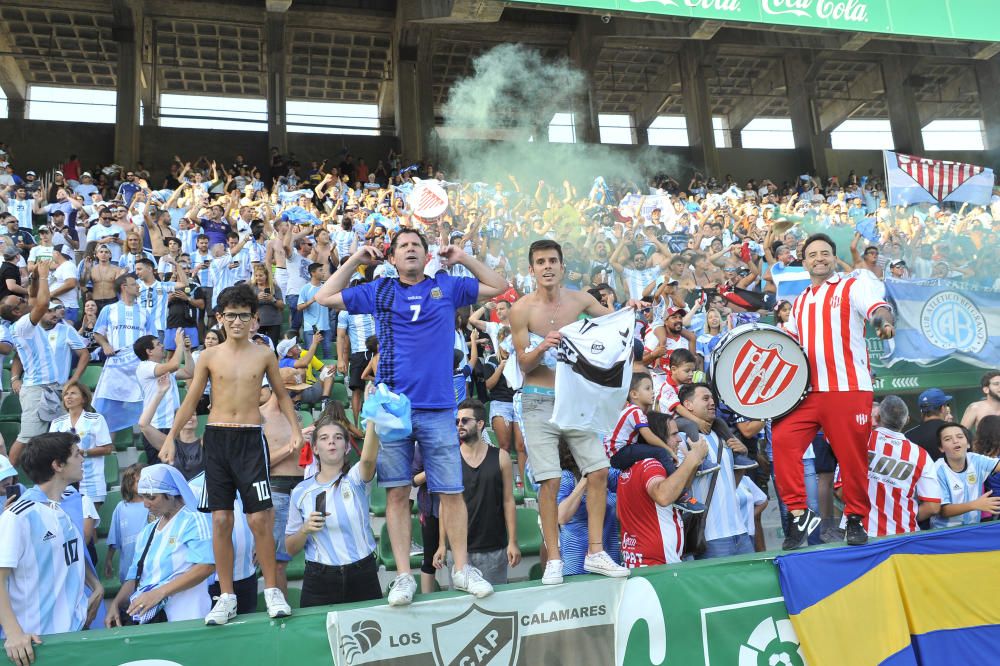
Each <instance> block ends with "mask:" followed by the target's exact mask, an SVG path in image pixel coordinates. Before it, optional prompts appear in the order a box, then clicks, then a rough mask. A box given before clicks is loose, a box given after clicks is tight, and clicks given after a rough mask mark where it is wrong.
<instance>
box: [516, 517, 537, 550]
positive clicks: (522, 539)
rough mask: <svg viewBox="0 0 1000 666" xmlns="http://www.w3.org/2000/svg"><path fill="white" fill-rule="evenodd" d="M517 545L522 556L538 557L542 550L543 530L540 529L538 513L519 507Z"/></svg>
mask: <svg viewBox="0 0 1000 666" xmlns="http://www.w3.org/2000/svg"><path fill="white" fill-rule="evenodd" d="M517 545H518V547H519V548H520V549H521V555H522V556H527V555H538V553H539V552H540V551H541V548H542V530H541V529H539V527H538V512H537V511H535V510H534V509H529V508H526V507H523V506H519V507H517Z"/></svg>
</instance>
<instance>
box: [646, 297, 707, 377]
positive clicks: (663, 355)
mask: <svg viewBox="0 0 1000 666" xmlns="http://www.w3.org/2000/svg"><path fill="white" fill-rule="evenodd" d="M686 314H687V310H685V309H684V308H678V307H672V308H667V309H666V311H664V320H663V323H662V324H660V325H658V326H657V325H655V322H654V327H653V329H652V331H651V333H649V334H647V336H646V337H647V338H648V341H644V342H645V344H646V347H647V348H648V349H650V350H651V351H650V352H649V353H648V354H646V355H645V356H643V359H642V360H643V362H644V363H646V365H653V366H654V367H656V368H659V369H661V370H663V371H666V369H667V368H668V367H669V364H670V354H671V353H672V352H673V351H674V350H675V349H687V350H688V351H689V352H691V353H692V354H694V353H695V340H696V338H695V335H694V333H693V332H691V331H689V330H687V329H686V328H684V315H686ZM653 338H655V344H652V343H653V342H654V340H653Z"/></svg>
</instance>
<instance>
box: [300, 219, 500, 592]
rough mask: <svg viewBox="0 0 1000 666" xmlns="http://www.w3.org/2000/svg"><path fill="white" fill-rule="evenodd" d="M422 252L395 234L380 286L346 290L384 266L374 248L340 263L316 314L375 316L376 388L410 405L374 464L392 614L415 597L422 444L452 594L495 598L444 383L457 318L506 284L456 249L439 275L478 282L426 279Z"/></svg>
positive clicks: (417, 243)
mask: <svg viewBox="0 0 1000 666" xmlns="http://www.w3.org/2000/svg"><path fill="white" fill-rule="evenodd" d="M427 247H428V246H427V240H426V239H425V238H424V237H423V235H422V234H420V233H419V232H418V231H416V230H415V229H409V228H404V229H400V231H399V233H397V234H396V236H395V237H394V238H393V239H392V243H391V244H390V245H389V252H388V256H389V262H390V263H391V264H392V266H393V267H394V268H395V269H396V271H397V272H398V273H399V277H398V278H379V279H377V280H374V281H372V282H369V283H366V284H361V285H357V286H355V287H350V288H346V287H347V285H348V282H349V281H350V279H351V276H352V275H354V273H355V272H356V271H357V269H358V268H359V267H360V266H363V265H364V266H370V267H374V266H375V265H376V264H379V263H381V262H382V260H383V256H382V252H381V251H380V250H379V249H378V248H375V247H372V246H369V245H366V246H364V247H362V248H361V249H359V250H358V251H357V252H355V253H354V254H353V255H352V256H351V257H350V259H348V260H347V261H345V262H344V263H343V264H342V265H341V266H340V268H339V269H338V270H337V272H336V273H334V274H333V276H332V277H330V279H329V280H327V282H326V284H324V285H323V287H322V288H321V289H320V290H319V292H318V293H317V294H316V301H317V302H318V303H319V304H320V305H325V306H327V307H332V308H335V309H337V310H349V311H350V312H351V313H352V314H365V313H367V314H372V315H374V317H375V330H376V335H377V336H378V341H379V365H378V374H377V376H376V382H377V383H384V384H386V386H388V388H389V390H391V391H393V392H395V393H402V394H404V395H406V396H407V397H408V398H409V399H410V403H411V405H412V414H411V420H412V427H413V431H412V433H411V436H410V437H408V438H406V439H402V440H397V441H383V442H382V450H381V451H380V452H379V457H378V477H379V483H380V484H382V485H383V486H385V487H386V488H388V491H387V505H386V522H387V523H388V529H389V540H390V542H391V544H392V552H393V555H394V556H395V558H396V566H397V576H396V580H395V581H394V583H393V585H392V589H391V590H390V592H389V604H390V605H393V606H402V605H406V604H409V603H410V602H411V601H412V600H413V593H414V592H415V591H416V581H415V580H414V578H413V575H412V574H411V573H410V564H409V563H410V506H409V497H410V484H411V481H412V476H411V469H412V463H413V453H414V446H413V445H414V443H415V442H419V443H420V452H421V454H422V456H423V459H424V469H425V471H426V473H427V486H428V489H429V490H430V491H431V492H433V493H437V494H439V495H440V497H441V507H442V515H443V516H444V520H445V521H446V529H447V533H448V536H449V538H450V540H451V546H452V554H453V556H454V560H455V569H454V571H453V572H452V580H453V582H454V585H455V588H456V589H460V590H466V591H468V592H470V593H472V594H474V595H476V596H477V597H483V596H486V595H488V594H490V593H491V592H492V591H493V587H492V586H491V585H490V584H489V583H488V582H486V581H485V580H484V579H483V578H482V575H481V574H480V573H479V571H478V570H476V569H475V568H473V567H471V566H469V564H468V551H467V548H466V543H467V531H468V523H467V521H468V517H467V514H466V508H465V502H464V501H463V498H462V490H463V485H462V459H461V453H460V451H459V446H458V444H457V442H458V430H457V428H456V427H455V406H456V405H455V393H454V389H453V388H452V379H451V378H452V356H453V347H454V341H455V309H456V308H459V307H462V306H465V305H471V304H473V303H475V302H476V301H477V300H486V299H489V298H492V297H493V296H496V295H497V294H499V293H501V292H503V291H505V290H506V289H507V283H506V282H505V281H504V279H503V278H502V277H500V276H499V275H497V274H496V273H495V272H493V271H492V270H490V269H489V268H488V267H487V266H486V265H485V264H484V263H482V262H481V261H479V260H478V259H475V258H473V257H471V256H469V255H467V254H466V253H465V252H464V251H462V249H461V248H458V247H456V246H454V245H448V246H446V247H444V248H442V249H441V250H439V254H440V258H441V261H442V263H443V264H444V265H445V267H447V266H451V265H455V264H461V265H462V266H464V267H465V268H467V269H468V270H469V271H470V272H471V273H472V275H473V276H475V277H472V278H464V277H463V278H456V277H452V276H450V275H448V274H447V273H445V272H443V271H441V272H438V273H437V274H436V275H434V276H433V277H427V276H426V275H425V274H424V267H425V266H426V264H427Z"/></svg>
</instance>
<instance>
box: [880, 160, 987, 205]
mask: <svg viewBox="0 0 1000 666" xmlns="http://www.w3.org/2000/svg"><path fill="white" fill-rule="evenodd" d="M885 172H886V178H887V185H888V189H889V192H888V194H889V200H890V202H891V203H892V204H893V205H898V204H902V205H904V206H909V205H911V204H916V203H924V202H926V203H942V202H944V201H957V202H969V203H971V204H983V205H985V204H988V203H990V197H991V196H992V194H993V181H994V178H993V170H992V169H987V168H986V167H981V166H977V165H975V164H966V163H964V162H950V161H947V160H935V159H931V158H929V157H918V156H916V155H905V154H903V153H894V152H892V151H889V150H887V151H885Z"/></svg>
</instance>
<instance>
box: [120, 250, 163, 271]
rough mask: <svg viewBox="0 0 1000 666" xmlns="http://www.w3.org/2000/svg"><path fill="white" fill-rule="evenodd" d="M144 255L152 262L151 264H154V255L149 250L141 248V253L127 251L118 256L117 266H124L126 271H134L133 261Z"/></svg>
mask: <svg viewBox="0 0 1000 666" xmlns="http://www.w3.org/2000/svg"><path fill="white" fill-rule="evenodd" d="M143 257H145V258H146V259H149V260H150V261H152V262H153V266H156V257H154V256H153V253H152V252H150V251H149V250H143V251H142V254H132V253H131V252H128V253H126V254H123V255H122V256H120V257H118V268H124V269H125V272H126V273H135V262H136V261H138V260H139V259H142V258H143Z"/></svg>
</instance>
